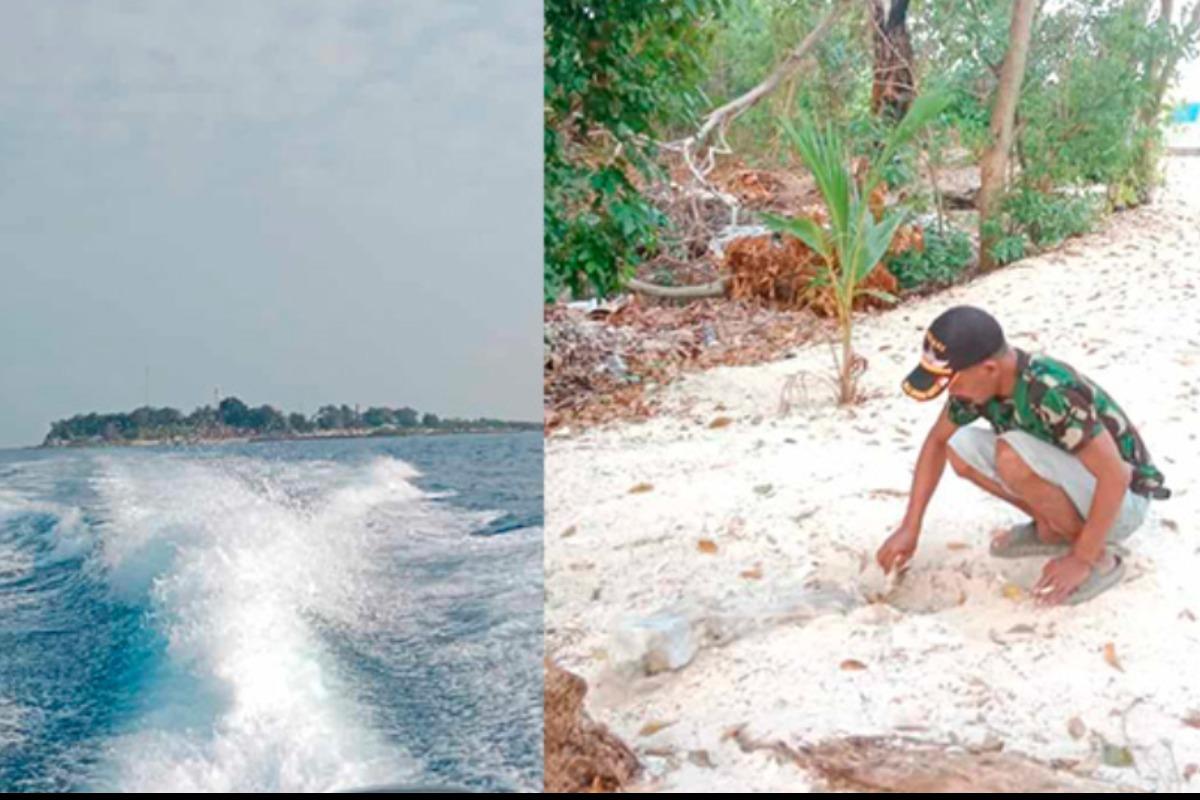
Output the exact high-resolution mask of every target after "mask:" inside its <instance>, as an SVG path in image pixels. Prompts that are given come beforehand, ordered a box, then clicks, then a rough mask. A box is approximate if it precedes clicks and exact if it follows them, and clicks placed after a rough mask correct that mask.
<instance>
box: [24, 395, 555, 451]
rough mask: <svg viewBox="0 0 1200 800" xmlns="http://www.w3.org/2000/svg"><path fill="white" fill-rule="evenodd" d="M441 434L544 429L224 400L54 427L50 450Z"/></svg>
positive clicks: (400, 412)
mask: <svg viewBox="0 0 1200 800" xmlns="http://www.w3.org/2000/svg"><path fill="white" fill-rule="evenodd" d="M418 427H423V428H436V429H438V430H449V431H457V430H467V429H471V430H478V429H490V430H499V429H513V428H518V429H530V430H534V429H539V428H540V427H541V423H528V424H527V423H512V422H506V421H503V420H498V419H490V418H486V417H480V418H479V419H476V420H465V419H457V418H455V419H441V418H439V417H438V416H437V415H436V414H433V413H426V414H424V415H421V414H419V413H418V412H417V411H416V410H415V409H412V408H408V407H407V406H406V407H404V408H400V409H394V410H393V409H390V408H379V407H374V408H370V409H368V410H367V412H366V413H365V414H362V415H359V414H357V413H356V412H355V410H354V409H353V408H351V407H350V406H348V405H344V404H343V405H341V406H335V405H326V406H322V407H321V408H320V409H319V410H318V411H317V413H316V415H315V417H314V418H313V419H309V418H308V417H306V416H305V415H303V414H300V413H296V412H293V413H291V414H286V415H285V414H284V413H283V412H281V411H278V410H276V409H275V408H273V407H271V406H266V405H264V406H259V407H258V408H250V407H249V406H247V405H246V404H245V403H243V402H242V401H241V400H239V399H238V398H236V397H226V398H224V399H223V400H221V402H220V403H219V404H218V406H217V408H215V409H214V408H213V407H212V406H202V407H201V408H197V409H196V410H195V411H193V412H192V413H191V414H189V415H187V416H184V415H183V414H182V413H181V412H179V411H178V410H176V409H174V408H149V407H142V408H138V409H135V410H133V411H131V412H129V413H117V414H94V413H93V414H77V415H75V416H74V417H71V418H70V419H64V420H57V421H55V422H53V423H51V425H50V433H49V434H48V435H47V436H46V443H47V444H73V443H74V444H80V443H121V442H130V441H134V440H142V441H151V440H157V439H172V438H190V437H203V436H216V435H221V434H226V433H233V434H236V435H263V434H285V433H311V432H313V431H315V430H322V431H339V430H373V431H381V432H387V431H395V430H398V429H405V428H418Z"/></svg>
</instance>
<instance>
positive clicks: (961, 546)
mask: <svg viewBox="0 0 1200 800" xmlns="http://www.w3.org/2000/svg"><path fill="white" fill-rule="evenodd" d="M970 548H971V545H969V544H967V543H966V542H946V549H947V550H969V549H970Z"/></svg>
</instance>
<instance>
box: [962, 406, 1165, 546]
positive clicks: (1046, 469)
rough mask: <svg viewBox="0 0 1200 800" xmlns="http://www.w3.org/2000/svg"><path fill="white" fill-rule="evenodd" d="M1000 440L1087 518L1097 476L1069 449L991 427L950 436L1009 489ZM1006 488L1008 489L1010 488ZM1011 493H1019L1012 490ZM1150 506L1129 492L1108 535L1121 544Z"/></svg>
mask: <svg viewBox="0 0 1200 800" xmlns="http://www.w3.org/2000/svg"><path fill="white" fill-rule="evenodd" d="M1000 439H1003V440H1004V441H1005V442H1006V443H1007V444H1008V445H1009V446H1010V447H1011V448H1012V449H1013V450H1015V451H1016V453H1017V455H1019V456H1020V457H1021V460H1022V461H1024V462H1025V463H1026V464H1028V465H1029V468H1030V469H1032V470H1033V471H1034V472H1035V473H1037V475H1038V476H1039V477H1041V478H1042V479H1043V480H1045V481H1048V482H1050V483H1052V484H1054V485H1055V486H1058V487H1059V488H1061V489H1062V490H1063V491H1064V492H1066V493H1067V496H1068V497H1070V498H1071V502H1072V503H1073V504H1074V505H1075V508H1076V510H1078V511H1079V516H1081V517H1083V519H1085V520H1086V519H1087V516H1088V514H1089V513H1090V512H1091V508H1092V496H1093V495H1094V494H1095V492H1096V477H1095V476H1094V475H1092V473H1090V472H1088V469H1087V467H1085V466H1084V465H1083V462H1082V461H1080V460H1079V458H1078V457H1076V456H1073V455H1071V454H1070V453H1068V452H1066V451H1065V450H1061V449H1059V448H1058V447H1055V446H1054V445H1052V444H1050V443H1048V442H1044V441H1042V440H1041V439H1039V438H1037V437H1036V436H1033V435H1032V434H1029V433H1026V432H1025V431H1008V432H1006V433H1002V434H1000V435H999V436H997V435H996V433H995V432H994V431H993V430H991V429H990V428H986V429H985V428H982V427H978V426H975V427H972V426H963V427H961V428H959V429H958V431H957V432H956V433H955V434H954V435H953V436H951V437H950V447H951V448H953V449H954V452H955V453H957V454H958V456H959V457H960V458H961V459H962V460H963V461H965V462H967V464H969V465H970V466H971V467H973V468H974V469H976V470H977V471H979V472H981V473H983V474H984V475H986V476H987V477H988V478H991V479H992V480H993V481H995V482H996V483H998V484H1000V485H1001V486H1005V484H1004V481H1003V480H1001V479H1000V475H999V474H998V473H997V472H996V442H997V441H998V440H1000ZM1005 488H1006V489H1008V487H1007V486H1005ZM1009 493H1010V494H1013V495H1015V494H1016V492H1013V491H1012V490H1011V489H1009ZM1149 505H1150V498H1148V497H1145V496H1143V495H1140V494H1134V493H1133V492H1132V491H1130V490H1129V489H1126V490H1125V498H1124V500H1123V501H1122V502H1121V510H1120V512H1118V514H1117V519H1116V522H1115V523H1113V527H1112V530H1110V531H1109V532H1108V540H1109V541H1120V540H1122V539H1124V538H1126V537H1127V536H1129V534H1131V533H1133V532H1134V531H1135V530H1137V529H1138V527H1139V526H1140V525H1141V524H1142V522H1143V521H1144V520H1145V519H1146V511H1147V509H1148V508H1149Z"/></svg>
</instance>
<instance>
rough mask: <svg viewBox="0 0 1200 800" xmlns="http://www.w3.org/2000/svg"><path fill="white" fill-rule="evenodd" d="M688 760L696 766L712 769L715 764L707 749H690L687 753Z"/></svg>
mask: <svg viewBox="0 0 1200 800" xmlns="http://www.w3.org/2000/svg"><path fill="white" fill-rule="evenodd" d="M688 761H690V762H691V763H693V764H695V765H696V766H697V767H704V768H705V769H713V768H715V767H716V766H717V765H716V764H714V763H713V760H712V757H711V756H710V755H709V754H708V751H707V750H692V751H691V752H689V753H688Z"/></svg>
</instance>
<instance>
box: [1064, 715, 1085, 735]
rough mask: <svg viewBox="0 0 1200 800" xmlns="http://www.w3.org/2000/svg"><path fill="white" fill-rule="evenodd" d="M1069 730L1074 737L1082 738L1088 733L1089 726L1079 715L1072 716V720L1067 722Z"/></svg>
mask: <svg viewBox="0 0 1200 800" xmlns="http://www.w3.org/2000/svg"><path fill="white" fill-rule="evenodd" d="M1067 732H1068V733H1070V734H1071V738H1072V739H1082V738H1083V737H1084V735H1085V734H1087V726H1086V725H1084V724H1083V720H1081V719H1080V718H1079V717H1071V721H1070V722H1068V723H1067Z"/></svg>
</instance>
